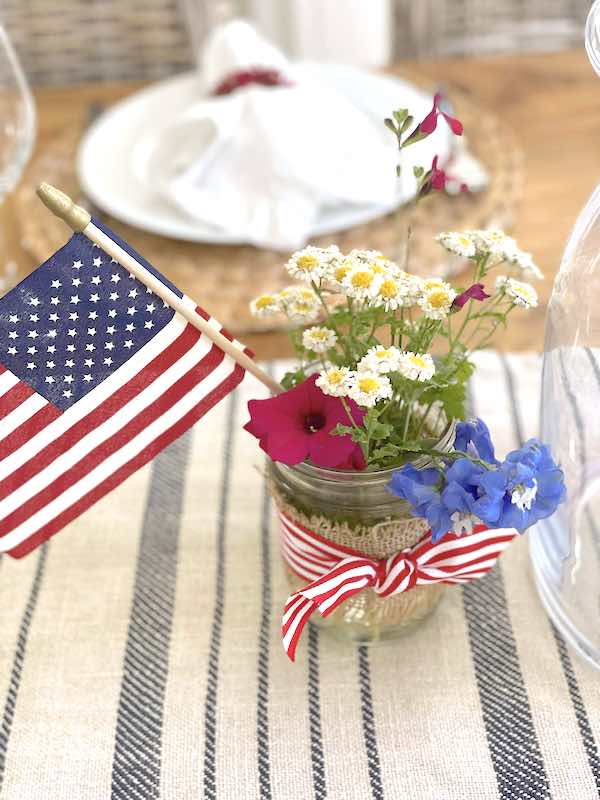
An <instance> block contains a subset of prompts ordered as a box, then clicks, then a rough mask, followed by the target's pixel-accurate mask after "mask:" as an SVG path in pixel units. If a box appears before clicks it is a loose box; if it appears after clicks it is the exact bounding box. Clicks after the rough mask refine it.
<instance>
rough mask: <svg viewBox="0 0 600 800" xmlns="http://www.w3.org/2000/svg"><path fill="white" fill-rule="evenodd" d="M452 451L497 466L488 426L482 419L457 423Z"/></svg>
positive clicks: (497, 462)
mask: <svg viewBox="0 0 600 800" xmlns="http://www.w3.org/2000/svg"><path fill="white" fill-rule="evenodd" d="M454 449H455V450H459V451H460V452H461V453H467V454H468V455H470V456H474V457H475V458H480V459H481V460H482V461H486V462H487V463H488V464H499V463H500V462H499V461H498V460H497V459H496V455H495V453H494V445H493V444H492V437H491V436H490V431H489V428H488V426H487V425H486V424H485V422H484V421H483V420H482V419H479V418H477V419H473V420H468V421H467V422H459V423H458V425H457V426H456V436H455V439H454Z"/></svg>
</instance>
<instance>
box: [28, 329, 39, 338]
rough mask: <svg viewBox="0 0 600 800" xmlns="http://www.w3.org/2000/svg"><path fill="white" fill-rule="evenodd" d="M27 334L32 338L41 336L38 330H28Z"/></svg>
mask: <svg viewBox="0 0 600 800" xmlns="http://www.w3.org/2000/svg"><path fill="white" fill-rule="evenodd" d="M27 336H28V337H29V338H30V339H37V337H38V336H39V333H38V332H37V331H36V330H32V331H27Z"/></svg>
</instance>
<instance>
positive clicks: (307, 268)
mask: <svg viewBox="0 0 600 800" xmlns="http://www.w3.org/2000/svg"><path fill="white" fill-rule="evenodd" d="M296 264H297V266H298V269H300V270H302V272H312V271H313V269H315V267H318V266H319V259H318V258H317V257H316V256H311V255H303V256H300V257H299V258H298V259H297V260H296Z"/></svg>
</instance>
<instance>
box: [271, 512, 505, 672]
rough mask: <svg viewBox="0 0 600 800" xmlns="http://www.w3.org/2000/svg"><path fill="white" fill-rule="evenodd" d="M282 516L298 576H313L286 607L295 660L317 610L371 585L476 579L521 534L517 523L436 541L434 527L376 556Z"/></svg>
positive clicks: (394, 589)
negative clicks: (415, 539) (415, 540)
mask: <svg viewBox="0 0 600 800" xmlns="http://www.w3.org/2000/svg"><path fill="white" fill-rule="evenodd" d="M279 519H280V520H281V533H282V537H281V547H282V552H283V557H284V559H285V560H286V562H287V563H288V565H289V566H290V568H291V569H292V570H293V571H294V572H295V573H296V574H297V575H299V576H300V577H301V578H305V579H306V580H307V581H310V583H309V584H308V585H307V586H305V587H304V589H301V590H300V591H298V592H294V593H293V594H291V595H290V596H289V598H288V600H287V602H286V604H285V608H284V612H283V625H282V635H283V646H284V649H285V651H286V653H287V654H288V656H289V658H290V659H291V660H292V661H294V659H295V656H296V647H297V646H298V641H299V639H300V636H301V634H302V630H303V628H304V626H305V625H306V623H307V622H308V619H309V617H310V615H311V614H312V613H313V611H319V612H320V614H321V615H322V616H323V617H326V616H328V615H329V614H331V613H332V612H333V611H335V609H336V608H337V607H338V606H339V605H340V603H343V602H344V600H348V599H349V598H350V597H352V596H353V595H355V594H357V593H358V592H361V591H362V590H363V589H367V588H371V589H373V590H374V591H375V592H377V594H378V595H380V596H381V597H389V596H390V595H392V594H399V593H401V592H407V591H408V590H409V589H412V588H413V587H415V586H426V585H428V584H433V583H467V582H468V581H473V580H475V579H476V578H481V576H482V575H485V573H486V572H488V571H489V570H490V569H491V568H492V567H493V566H494V564H495V563H496V560H497V559H498V556H499V555H500V554H501V553H502V551H503V550H504V548H505V547H507V546H508V545H509V544H510V542H511V541H512V540H513V539H514V538H515V536H517V535H518V534H517V532H516V531H515V530H514V529H513V528H499V529H496V530H490V529H489V528H486V527H485V526H483V525H481V526H478V527H476V528H475V529H474V530H473V533H471V534H468V535H465V536H460V537H459V536H455V535H454V534H446V536H444V537H443V538H442V539H440V540H439V541H438V542H437V543H436V544H434V543H433V542H432V541H431V532H429V533H427V534H426V535H425V536H424V537H423V539H421V541H420V542H418V543H417V544H416V545H414V547H408V548H406V549H405V550H402V551H400V552H399V553H396V554H395V555H393V556H390V558H380V559H376V558H371V557H370V556H367V555H365V554H364V553H361V552H359V551H358V550H354V549H352V548H351V547H344V546H343V545H340V544H335V543H334V542H331V541H330V540H329V539H326V538H324V537H323V536H320V535H319V534H318V533H315V532H314V531H311V530H309V529H308V528H305V527H304V526H303V525H300V523H298V522H295V521H294V520H292V519H291V518H290V517H288V516H287V515H286V514H284V513H283V512H281V511H280V512H279Z"/></svg>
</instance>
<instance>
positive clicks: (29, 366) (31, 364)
mask: <svg viewBox="0 0 600 800" xmlns="http://www.w3.org/2000/svg"><path fill="white" fill-rule="evenodd" d="M35 367H36V365H35V364H34V363H33V361H28V362H27V369H35Z"/></svg>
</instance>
